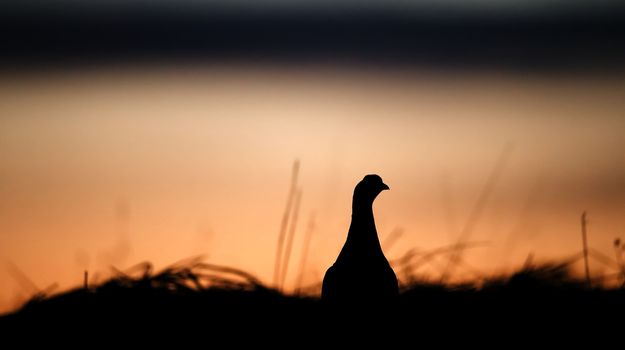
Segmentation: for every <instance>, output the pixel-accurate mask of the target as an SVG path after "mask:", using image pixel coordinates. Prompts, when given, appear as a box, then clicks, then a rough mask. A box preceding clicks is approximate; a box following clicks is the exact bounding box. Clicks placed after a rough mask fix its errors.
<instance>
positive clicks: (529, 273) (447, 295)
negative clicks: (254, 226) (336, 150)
mask: <svg viewBox="0 0 625 350" xmlns="http://www.w3.org/2000/svg"><path fill="white" fill-rule="evenodd" d="M573 261H574V260H568V261H562V262H554V263H543V264H531V263H528V264H527V265H526V266H525V267H524V268H522V269H521V270H519V271H517V272H515V273H513V274H511V275H507V276H494V277H490V278H485V279H483V280H480V281H476V282H474V283H473V282H472V283H464V284H455V285H451V284H448V285H443V284H440V283H439V282H427V281H422V280H418V279H414V280H412V281H411V282H410V283H409V284H404V285H403V286H402V288H401V293H400V296H399V298H398V300H397V302H396V303H394V304H390V305H385V308H384V309H373V310H374V311H372V309H371V308H370V305H356V307H354V305H350V306H349V307H350V309H349V310H344V309H343V310H337V309H336V305H334V306H333V307H332V308H330V307H329V306H328V305H325V304H324V303H323V302H322V301H321V300H320V299H319V298H318V296H317V295H314V292H315V290H316V291H317V292H318V288H319V287H320V286H313V287H311V288H310V289H309V290H308V291H307V292H306V294H300V295H294V294H285V293H280V292H278V291H277V290H275V289H272V288H270V287H268V286H266V285H265V284H263V283H262V282H261V281H259V280H258V279H256V278H255V277H254V276H252V275H250V274H248V273H246V272H244V271H240V270H237V269H233V268H228V267H223V266H218V265H212V264H206V263H203V262H202V261H201V260H199V259H190V260H187V261H184V262H181V263H178V264H175V265H172V266H170V267H168V268H165V269H163V270H162V271H159V272H155V271H153V268H152V265H151V264H149V263H143V264H140V265H137V266H135V267H133V268H131V269H129V270H127V271H124V272H122V271H116V272H115V276H113V277H112V278H110V279H109V280H107V281H105V282H103V283H100V284H98V285H92V286H86V287H83V288H77V289H74V290H71V291H68V292H65V293H62V294H58V295H52V296H47V295H37V296H35V297H34V298H33V299H32V300H30V301H29V302H28V303H26V304H25V305H24V306H22V307H21V308H20V309H19V310H17V311H16V312H14V313H12V314H9V315H6V316H4V317H2V318H0V324H3V325H7V326H8V325H10V326H13V327H15V326H16V327H49V326H52V327H57V326H59V325H63V327H72V326H85V325H89V326H90V327H93V326H107V325H115V327H122V328H123V327H125V326H133V327H134V326H136V325H141V326H165V327H169V326H184V325H187V324H188V325H191V324H193V325H195V326H198V325H202V327H204V326H206V327H211V329H212V330H216V329H229V330H239V331H240V330H245V329H267V330H270V329H273V328H274V327H278V328H277V329H281V330H282V331H284V329H285V328H286V329H290V330H300V331H305V330H306V329H310V327H319V328H320V329H325V328H326V327H329V328H332V326H333V325H334V326H339V327H342V326H343V325H345V324H346V322H348V320H349V319H350V318H349V316H354V317H353V319H357V320H359V321H360V322H366V321H367V320H368V318H367V317H365V318H364V319H363V318H362V316H363V315H365V316H367V315H371V314H373V313H379V312H384V313H386V314H387V315H388V317H387V318H385V319H384V322H383V323H380V324H378V323H379V322H376V324H377V325H378V326H383V327H387V328H388V329H396V328H411V327H413V326H414V327H421V326H423V325H427V327H434V328H439V331H440V330H444V329H465V330H475V331H477V330H479V329H481V328H482V327H504V325H507V326H505V327H508V326H509V327H517V326H518V325H520V324H521V325H522V324H527V325H528V327H530V326H531V327H539V328H540V327H548V328H549V327H559V326H562V325H568V326H574V327H582V328H584V329H585V331H589V330H591V329H603V328H602V327H606V326H618V324H619V321H618V320H615V321H612V320H611V316H613V315H616V316H617V317H619V316H622V315H623V311H625V289H624V288H605V287H600V286H599V284H596V286H593V287H588V285H587V283H586V280H585V279H581V278H577V277H574V275H573V274H571V271H570V267H571V263H572V262H573ZM337 312H339V313H340V317H337V316H336V313H337ZM606 315H607V316H606ZM356 316H357V317H356ZM512 325H516V326H512ZM441 327H442V328H441ZM505 327H504V328H505ZM5 329H6V328H5ZM542 330H543V331H545V330H546V329H545V328H543V329H542Z"/></svg>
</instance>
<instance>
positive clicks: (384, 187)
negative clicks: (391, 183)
mask: <svg viewBox="0 0 625 350" xmlns="http://www.w3.org/2000/svg"><path fill="white" fill-rule="evenodd" d="M384 190H390V187H388V185H387V184H385V183H383V184H382V191H384Z"/></svg>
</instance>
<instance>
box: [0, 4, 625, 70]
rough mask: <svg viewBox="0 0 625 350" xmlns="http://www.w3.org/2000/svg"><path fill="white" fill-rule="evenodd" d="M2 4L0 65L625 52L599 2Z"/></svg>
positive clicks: (511, 62) (597, 56)
mask: <svg viewBox="0 0 625 350" xmlns="http://www.w3.org/2000/svg"><path fill="white" fill-rule="evenodd" d="M226 4H227V5H226ZM1 6H2V7H3V11H2V14H0V19H1V21H0V23H1V24H0V29H1V32H2V33H3V34H2V36H3V40H2V41H3V47H2V49H0V50H2V58H1V59H0V64H2V65H4V66H7V65H8V66H13V65H23V64H35V65H47V64H61V65H66V64H74V63H85V62H87V63H91V62H118V61H122V62H126V61H136V60H138V61H140V62H144V61H146V60H148V61H153V60H157V61H160V60H171V59H174V60H180V59H183V60H189V59H200V60H202V61H203V62H204V61H206V60H212V61H224V60H233V59H236V60H245V61H253V62H267V61H269V62H273V63H275V62H277V63H286V62H296V63H297V62H301V61H316V62H325V61H328V60H330V61H332V60H339V61H345V60H347V61H351V62H353V61H357V62H364V63H367V64H371V63H375V64H388V63H391V64H394V65H395V64H398V63H402V64H408V65H415V64H416V65H438V66H446V67H449V66H452V67H470V68H479V67H488V68H492V67H507V68H510V67H513V68H522V69H528V68H529V69H545V68H546V69H551V70H559V69H611V68H614V67H615V66H616V67H620V66H621V62H623V58H624V57H625V48H624V45H623V42H625V25H624V23H625V21H624V20H623V19H624V18H625V16H623V14H625V11H623V9H625V6H623V5H621V2H619V1H608V0H603V1H592V2H591V1H574V2H571V1H566V2H565V1H516V0H504V1H498V2H494V1H485V0H478V1H470V2H466V1H465V2H460V1H455V0H447V1H442V2H434V1H392V2H381V1H380V2H378V1H368V2H365V3H361V2H356V1H351V0H350V1H340V2H329V1H325V2H313V1H307V0H301V1H290V2H287V1H277V0H273V1H272V0H266V1H260V2H251V1H235V2H225V1H224V2H221V1H219V2H208V1H207V2H203V1H191V0H188V1H183V2H182V3H181V2H178V1H176V2H174V1H171V2H170V1H164V0H161V1H150V0H141V1H131V2H121V1H120V2H112V3H111V2H101V1H97V0H92V1H82V2H73V1H47V2H36V5H35V2H30V1H26V2H25V1H20V2H15V1H12V2H9V3H4V5H1Z"/></svg>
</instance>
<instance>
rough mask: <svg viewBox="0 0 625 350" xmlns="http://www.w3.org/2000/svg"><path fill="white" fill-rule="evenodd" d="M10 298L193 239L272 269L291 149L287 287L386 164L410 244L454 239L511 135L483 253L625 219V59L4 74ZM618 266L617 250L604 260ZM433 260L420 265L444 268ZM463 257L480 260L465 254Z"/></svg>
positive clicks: (479, 235) (496, 257)
mask: <svg viewBox="0 0 625 350" xmlns="http://www.w3.org/2000/svg"><path fill="white" fill-rule="evenodd" d="M0 111H2V116H1V117H0V159H1V160H2V161H1V162H0V242H1V244H0V261H2V264H3V266H2V268H1V269H0V285H2V286H3V288H0V310H6V309H8V308H9V307H11V306H12V305H15V303H16V302H18V301H20V300H23V298H25V297H26V296H28V295H29V294H30V293H32V292H33V290H32V288H31V287H29V286H28V283H27V282H24V281H23V280H22V279H21V277H19V275H20V272H17V270H19V271H21V273H23V274H24V275H26V276H27V277H28V278H29V279H30V280H31V281H32V282H33V283H35V284H36V286H37V287H38V288H46V287H47V286H49V285H51V284H53V283H59V286H60V288H61V289H62V288H67V287H70V286H72V285H76V284H78V283H80V281H81V280H82V271H83V270H85V269H89V270H90V271H91V272H92V275H93V274H95V273H96V271H99V272H100V273H105V272H106V271H108V266H110V265H115V266H118V267H120V268H124V267H129V266H132V265H134V264H135V263H139V262H142V261H145V260H149V261H152V262H153V263H154V264H155V265H156V267H157V268H159V267H164V266H166V265H167V264H170V263H173V262H175V261H177V260H180V259H184V258H187V257H189V256H192V255H197V254H205V255H206V257H207V261H210V262H213V263H218V264H224V265H230V266H235V267H239V268H242V269H244V270H247V271H249V272H251V273H253V274H256V275H258V276H259V277H260V278H261V279H262V280H264V281H266V282H270V281H271V276H272V271H273V259H274V254H275V246H276V241H277V236H278V231H279V227H280V220H281V216H282V212H283V210H284V205H285V201H286V196H287V192H288V188H289V178H290V171H291V167H292V164H293V162H294V161H295V160H296V159H298V160H300V162H301V169H300V170H301V171H300V180H301V181H300V185H301V189H302V193H303V196H302V207H301V211H300V220H299V225H298V228H297V231H296V238H295V243H294V251H293V257H292V262H293V264H292V267H291V269H290V271H289V275H288V277H287V288H288V289H290V288H293V286H294V281H295V280H296V277H297V276H296V274H297V270H298V262H299V257H300V252H301V245H302V237H303V234H304V232H305V231H306V227H307V226H308V225H309V223H311V222H312V223H314V231H313V236H312V243H311V250H310V256H309V261H308V264H307V268H306V274H305V276H304V284H306V285H308V284H314V283H315V282H318V281H319V280H320V279H321V277H322V275H323V273H324V271H325V269H326V268H327V267H328V266H329V265H330V264H331V263H332V262H333V261H334V258H335V257H336V254H337V253H338V251H339V249H340V248H341V246H342V244H343V242H344V239H345V234H346V232H347V228H348V225H349V220H350V202H351V195H352V191H353V187H354V185H355V184H356V183H357V182H358V181H360V179H361V178H362V177H363V176H364V175H365V174H369V173H377V174H379V175H381V176H382V178H383V179H384V181H385V182H386V183H388V184H389V185H390V187H391V190H390V191H388V192H384V193H382V194H381V196H380V197H379V198H378V200H377V201H376V203H375V214H376V220H377V225H378V231H379V234H380V236H381V240H382V241H383V242H384V240H385V237H389V235H390V234H391V232H393V231H396V232H400V233H401V235H400V236H399V239H398V240H397V242H396V243H395V244H394V245H393V246H392V247H390V248H388V247H387V248H388V249H387V250H386V254H387V256H388V257H389V258H390V259H392V258H397V257H399V256H401V255H402V254H403V253H404V252H406V251H407V250H409V249H411V248H414V247H417V248H420V249H433V248H436V247H439V246H442V245H445V244H449V243H450V242H453V241H454V240H455V238H457V237H458V235H459V232H460V231H461V229H462V227H463V226H464V223H465V221H466V220H467V216H468V215H469V212H470V210H471V208H472V207H473V205H474V203H475V201H476V200H477V197H478V196H479V193H480V192H481V190H482V188H483V187H484V184H485V182H486V179H487V178H488V176H489V174H490V172H491V171H492V169H493V167H494V164H495V162H496V160H497V158H498V157H499V156H500V154H501V153H502V150H503V149H504V148H505V147H506V146H505V145H506V144H511V145H512V151H511V153H510V155H509V157H508V159H507V162H506V164H505V167H504V168H503V172H502V173H501V176H500V177H499V179H498V182H497V183H496V184H495V187H494V189H493V192H492V196H491V197H490V198H489V200H488V202H487V205H486V207H485V209H484V212H483V213H482V215H481V216H480V219H479V220H478V222H477V224H476V226H475V229H474V232H473V234H472V235H471V237H470V240H471V241H483V242H487V245H485V246H483V247H480V248H475V249H474V250H472V251H471V252H470V253H469V254H467V256H466V260H467V262H468V263H469V264H471V265H472V266H474V267H475V268H476V269H479V270H481V271H484V272H486V273H492V272H497V271H501V270H504V269H509V268H512V267H515V266H519V265H520V264H521V263H522V262H523V261H524V260H525V258H526V257H527V255H528V254H529V253H534V254H535V257H536V259H538V260H542V259H549V258H557V257H564V256H568V255H570V254H573V253H575V252H577V251H579V249H580V233H579V216H580V214H581V212H582V211H584V210H587V211H588V213H589V214H588V215H589V243H590V245H591V246H592V247H595V248H596V249H598V250H600V251H602V252H604V253H605V254H606V255H609V256H613V252H612V241H613V239H614V238H615V237H617V236H620V237H621V238H625V136H624V135H625V117H624V115H623V113H624V111H625V81H624V79H623V78H622V77H620V76H611V77H607V76H592V75H579V74H576V75H555V74H554V75H545V76H541V75H538V74H528V73H511V72H508V73H503V72H487V71H482V72H479V73H477V72H472V71H465V72H444V71H438V72H437V71H432V70H425V69H416V68H415V69H410V70H364V69H361V70H358V69H346V68H345V67H342V68H340V69H339V68H332V67H327V66H326V67H308V68H300V69H295V68H288V69H287V68H284V67H267V66H265V67H260V66H244V65H227V64H221V65H218V64H216V65H213V66H209V67H195V68H193V67H190V68H180V67H178V68H171V67H170V68H158V67H153V68H147V67H143V68H117V69H113V68H109V69H103V70H95V69H92V70H75V71H73V72H69V73H68V72H65V73H64V74H57V73H54V72H49V73H42V74H31V75H28V76H24V75H10V74H4V75H3V77H2V79H0ZM591 267H592V268H593V271H594V272H596V273H600V271H599V270H598V269H599V267H600V266H599V265H597V264H594V265H592V266H591ZM437 271H438V270H436V268H435V267H433V268H426V269H424V270H422V272H423V274H424V275H425V276H436V274H437V273H439V272H437ZM459 273H460V274H462V271H459Z"/></svg>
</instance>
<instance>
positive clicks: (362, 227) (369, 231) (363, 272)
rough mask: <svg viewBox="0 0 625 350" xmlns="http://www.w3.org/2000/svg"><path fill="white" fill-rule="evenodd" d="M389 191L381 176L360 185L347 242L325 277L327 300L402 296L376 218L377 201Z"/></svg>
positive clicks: (370, 176)
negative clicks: (375, 204)
mask: <svg viewBox="0 0 625 350" xmlns="http://www.w3.org/2000/svg"><path fill="white" fill-rule="evenodd" d="M388 189H389V187H388V186H387V185H386V184H385V183H384V182H383V181H382V178H381V177H380V176H378V175H367V176H365V177H364V179H362V181H360V182H359V183H358V184H357V185H356V188H355V189H354V197H353V201H352V222H351V224H350V226H349V232H348V233H347V240H346V241H345V244H344V245H343V249H341V252H340V253H339V256H338V258H337V259H336V262H335V263H334V264H333V265H332V266H331V267H330V268H329V269H328V270H327V271H326V274H325V276H324V278H323V286H322V290H321V298H322V299H323V300H324V301H329V302H333V303H334V302H338V303H351V302H355V301H367V302H381V301H388V300H392V299H394V298H395V297H396V296H397V295H398V293H399V292H398V285H397V277H396V276H395V272H393V269H392V268H391V266H390V264H389V263H388V260H387V259H386V257H385V256H384V253H383V252H382V247H381V246H380V240H379V239H378V232H377V230H376V228H375V220H374V218H373V201H374V200H375V198H376V197H377V196H378V195H379V194H380V193H381V192H382V191H384V190H388Z"/></svg>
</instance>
